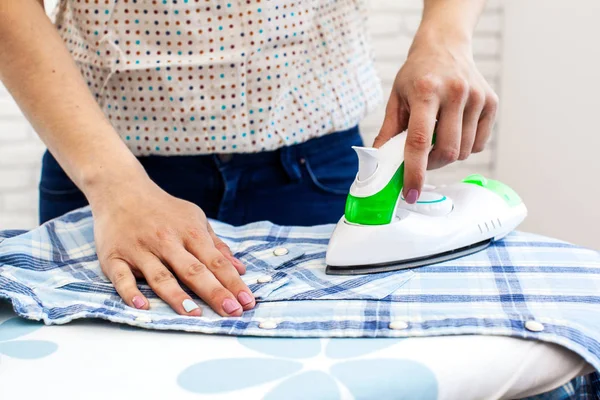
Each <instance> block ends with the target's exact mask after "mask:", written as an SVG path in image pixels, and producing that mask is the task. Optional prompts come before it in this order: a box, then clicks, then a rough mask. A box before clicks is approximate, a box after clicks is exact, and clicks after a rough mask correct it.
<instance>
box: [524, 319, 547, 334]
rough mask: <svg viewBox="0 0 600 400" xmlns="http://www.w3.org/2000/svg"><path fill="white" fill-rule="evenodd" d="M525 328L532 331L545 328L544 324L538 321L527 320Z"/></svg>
mask: <svg viewBox="0 0 600 400" xmlns="http://www.w3.org/2000/svg"><path fill="white" fill-rule="evenodd" d="M525 329H527V330H528V331H531V332H541V331H543V330H544V325H543V324H541V323H540V322H537V321H527V322H525Z"/></svg>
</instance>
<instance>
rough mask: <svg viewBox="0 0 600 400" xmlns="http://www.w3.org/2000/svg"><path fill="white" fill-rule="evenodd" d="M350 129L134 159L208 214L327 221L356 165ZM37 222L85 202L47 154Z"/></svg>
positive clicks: (338, 211)
mask: <svg viewBox="0 0 600 400" xmlns="http://www.w3.org/2000/svg"><path fill="white" fill-rule="evenodd" d="M361 145H362V140H361V137H360V134H359V131H358V128H357V127H355V128H352V129H349V130H347V131H341V132H336V133H332V134H329V135H326V136H323V137H320V138H316V139H311V140H309V141H307V142H305V143H301V144H298V145H294V146H289V147H284V148H282V149H280V150H275V151H268V152H262V153H255V154H232V155H229V154H228V155H199V156H172V157H165V156H147V157H139V158H138V160H139V161H140V163H141V164H142V165H143V166H144V168H145V170H146V172H147V173H148V175H149V176H150V178H151V179H152V180H153V181H154V182H155V183H156V184H157V185H158V186H160V187H161V188H162V189H163V190H165V191H166V192H167V193H170V194H171V195H173V196H175V197H178V198H180V199H184V200H187V201H190V202H192V203H194V204H197V205H198V206H199V207H200V208H202V210H204V212H205V213H206V215H207V216H208V217H209V218H214V219H218V220H220V221H223V222H226V223H229V224H232V225H243V224H246V223H250V222H254V221H264V220H268V221H271V222H273V223H276V224H280V225H304V226H308V225H319V224H326V223H334V222H337V220H338V219H339V218H340V217H341V216H342V214H343V213H344V205H345V201H346V195H347V194H348V190H349V188H350V185H351V184H352V181H353V180H354V177H355V175H356V171H357V169H358V160H357V158H356V155H355V154H354V151H353V150H352V148H351V146H361ZM39 194H40V207H39V210H40V215H39V218H40V223H44V222H46V221H48V220H50V219H52V218H55V217H58V216H60V215H63V214H64V213H66V212H68V211H71V210H74V209H76V208H79V207H83V206H85V205H87V204H88V203H87V200H86V198H85V196H84V195H83V193H82V192H81V191H80V190H79V189H78V188H77V187H76V186H75V184H74V183H73V182H72V181H71V180H70V179H69V177H68V176H67V175H66V174H65V172H64V171H63V170H62V168H61V167H60V166H59V165H58V163H57V162H56V160H55V159H54V157H52V155H51V154H50V153H48V152H46V154H44V157H43V160H42V176H41V181H40V186H39Z"/></svg>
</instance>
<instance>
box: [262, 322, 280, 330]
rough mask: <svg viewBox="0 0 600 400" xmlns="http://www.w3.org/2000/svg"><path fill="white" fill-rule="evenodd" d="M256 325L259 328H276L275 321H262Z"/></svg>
mask: <svg viewBox="0 0 600 400" xmlns="http://www.w3.org/2000/svg"><path fill="white" fill-rule="evenodd" d="M258 327H259V328H260V329H275V328H277V323H275V322H274V321H263V322H261V323H260V324H258Z"/></svg>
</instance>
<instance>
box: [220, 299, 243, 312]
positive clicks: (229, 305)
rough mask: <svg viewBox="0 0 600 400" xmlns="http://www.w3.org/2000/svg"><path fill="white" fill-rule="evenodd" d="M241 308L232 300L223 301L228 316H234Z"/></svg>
mask: <svg viewBox="0 0 600 400" xmlns="http://www.w3.org/2000/svg"><path fill="white" fill-rule="evenodd" d="M241 307H242V306H240V305H239V304H238V302H237V301H234V300H231V299H225V300H223V310H225V312H226V313H227V314H233V313H234V312H236V311H237V310H239V309H240V308H241Z"/></svg>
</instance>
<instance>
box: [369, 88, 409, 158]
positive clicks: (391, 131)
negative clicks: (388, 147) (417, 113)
mask: <svg viewBox="0 0 600 400" xmlns="http://www.w3.org/2000/svg"><path fill="white" fill-rule="evenodd" d="M408 117H409V114H408V110H407V109H406V107H404V106H403V105H401V103H400V100H399V97H398V94H397V93H396V91H395V90H392V94H391V95H390V99H389V100H388V103H387V106H386V109H385V118H384V119H383V124H382V126H381V129H380V130H379V134H378V135H377V137H376V138H375V141H374V142H373V147H375V148H379V147H381V146H383V145H384V144H385V143H386V142H387V141H388V140H390V139H391V138H393V137H394V136H396V135H397V134H399V133H401V132H404V131H405V130H406V128H407V126H408Z"/></svg>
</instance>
